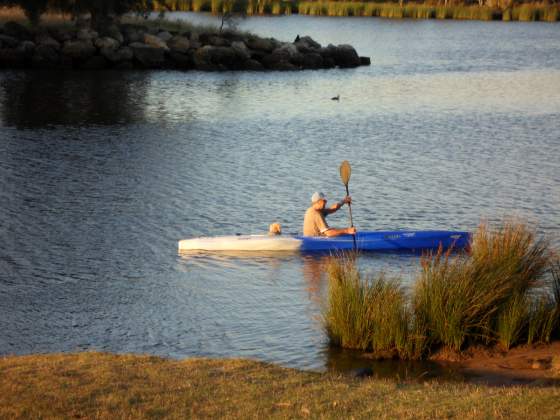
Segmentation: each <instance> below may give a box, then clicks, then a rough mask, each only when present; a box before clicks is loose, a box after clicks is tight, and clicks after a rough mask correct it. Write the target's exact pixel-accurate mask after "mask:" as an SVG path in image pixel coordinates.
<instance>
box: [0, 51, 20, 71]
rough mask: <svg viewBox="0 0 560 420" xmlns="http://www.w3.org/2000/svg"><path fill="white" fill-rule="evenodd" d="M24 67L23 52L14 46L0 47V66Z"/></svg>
mask: <svg viewBox="0 0 560 420" xmlns="http://www.w3.org/2000/svg"><path fill="white" fill-rule="evenodd" d="M2 67H5V68H22V67H25V54H24V53H23V52H22V51H20V50H18V49H15V48H2V49H0V68H2Z"/></svg>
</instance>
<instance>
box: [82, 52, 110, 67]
mask: <svg viewBox="0 0 560 420" xmlns="http://www.w3.org/2000/svg"><path fill="white" fill-rule="evenodd" d="M107 66H108V63H107V60H106V59H105V57H102V56H100V55H94V56H93V57H90V58H88V59H87V60H86V61H85V62H84V63H83V64H82V66H81V68H82V69H84V70H103V69H106V68H107Z"/></svg>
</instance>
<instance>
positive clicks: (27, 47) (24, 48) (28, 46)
mask: <svg viewBox="0 0 560 420" xmlns="http://www.w3.org/2000/svg"><path fill="white" fill-rule="evenodd" d="M35 48H36V46H35V43H34V42H32V41H23V42H22V43H21V44H19V46H18V47H17V50H18V51H20V52H22V53H23V55H24V56H25V58H31V57H32V56H33V53H35Z"/></svg>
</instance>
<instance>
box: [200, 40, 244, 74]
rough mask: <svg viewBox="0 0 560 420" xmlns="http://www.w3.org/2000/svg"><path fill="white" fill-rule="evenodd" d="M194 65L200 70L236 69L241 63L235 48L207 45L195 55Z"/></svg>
mask: <svg viewBox="0 0 560 420" xmlns="http://www.w3.org/2000/svg"><path fill="white" fill-rule="evenodd" d="M193 58H194V64H195V66H196V68H199V69H212V70H218V69H220V68H223V69H235V68H238V67H239V66H240V65H241V61H242V60H240V59H239V57H238V56H237V54H236V53H235V51H234V50H233V48H231V47H214V46H211V45H205V46H204V47H201V48H199V49H198V50H196V51H195V53H194V57H193Z"/></svg>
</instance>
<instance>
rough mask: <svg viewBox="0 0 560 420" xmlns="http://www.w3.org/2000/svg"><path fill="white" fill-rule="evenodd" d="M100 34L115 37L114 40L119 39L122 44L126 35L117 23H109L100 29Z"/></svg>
mask: <svg viewBox="0 0 560 420" xmlns="http://www.w3.org/2000/svg"><path fill="white" fill-rule="evenodd" d="M99 35H101V36H107V37H109V38H113V39H114V40H116V41H118V43H119V44H122V43H123V42H124V36H123V34H122V33H121V31H120V29H119V27H118V26H117V25H115V24H112V25H108V26H106V27H104V28H103V29H101V30H100V31H99Z"/></svg>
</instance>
